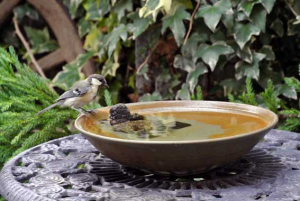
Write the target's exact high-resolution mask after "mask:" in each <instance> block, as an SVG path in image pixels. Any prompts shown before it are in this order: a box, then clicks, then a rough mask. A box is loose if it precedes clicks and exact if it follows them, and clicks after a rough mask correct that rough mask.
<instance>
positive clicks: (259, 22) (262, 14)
mask: <svg viewBox="0 0 300 201" xmlns="http://www.w3.org/2000/svg"><path fill="white" fill-rule="evenodd" d="M266 17H267V11H266V10H265V9H264V8H263V7H262V6H256V7H255V8H254V10H253V11H252V13H251V16H250V19H251V20H252V23H253V24H254V25H255V26H256V27H258V28H259V29H260V30H261V31H262V32H264V33H265V31H266Z"/></svg>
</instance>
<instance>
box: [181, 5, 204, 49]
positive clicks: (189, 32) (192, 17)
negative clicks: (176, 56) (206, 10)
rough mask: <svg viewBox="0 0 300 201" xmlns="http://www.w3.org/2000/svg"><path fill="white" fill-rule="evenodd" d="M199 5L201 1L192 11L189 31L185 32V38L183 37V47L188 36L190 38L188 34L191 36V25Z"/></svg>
mask: <svg viewBox="0 0 300 201" xmlns="http://www.w3.org/2000/svg"><path fill="white" fill-rule="evenodd" d="M200 4H201V0H199V1H198V3H197V5H196V7H195V9H194V11H193V14H192V16H191V19H190V25H189V30H188V32H187V34H186V36H185V39H184V42H183V45H185V44H186V42H187V39H188V38H189V36H190V34H191V31H192V28H193V23H194V17H195V15H196V12H197V10H198V9H199V7H200Z"/></svg>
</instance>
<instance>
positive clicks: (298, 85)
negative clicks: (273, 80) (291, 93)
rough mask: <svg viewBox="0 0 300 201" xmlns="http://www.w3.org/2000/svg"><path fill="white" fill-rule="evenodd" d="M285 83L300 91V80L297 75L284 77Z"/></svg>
mask: <svg viewBox="0 0 300 201" xmlns="http://www.w3.org/2000/svg"><path fill="white" fill-rule="evenodd" d="M284 81H285V83H286V84H287V85H288V86H290V87H292V88H294V89H295V90H296V91H297V92H300V81H299V80H298V79H296V78H295V77H286V78H284Z"/></svg>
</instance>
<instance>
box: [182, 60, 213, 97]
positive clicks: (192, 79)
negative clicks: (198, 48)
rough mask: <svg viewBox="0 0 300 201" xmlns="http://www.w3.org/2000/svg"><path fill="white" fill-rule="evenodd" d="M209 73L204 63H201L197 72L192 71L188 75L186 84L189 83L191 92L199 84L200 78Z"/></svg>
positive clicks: (198, 64) (196, 69) (197, 65)
mask: <svg viewBox="0 0 300 201" xmlns="http://www.w3.org/2000/svg"><path fill="white" fill-rule="evenodd" d="M207 72H208V70H207V68H206V66H205V65H204V64H203V63H202V62H199V63H197V64H196V68H195V70H193V71H191V72H190V73H189V74H188V76H187V79H186V82H187V83H189V86H190V91H192V92H193V91H194V90H195V87H196V86H197V84H198V78H199V76H200V75H203V74H205V73H207Z"/></svg>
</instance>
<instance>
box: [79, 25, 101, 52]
mask: <svg viewBox="0 0 300 201" xmlns="http://www.w3.org/2000/svg"><path fill="white" fill-rule="evenodd" d="M103 37H104V36H103V34H102V32H101V31H100V30H99V29H98V28H97V27H93V28H92V29H91V30H90V32H89V33H88V35H87V36H86V37H85V41H84V45H83V47H84V48H85V49H91V50H93V51H99V47H100V46H101V45H102V44H101V41H102V40H103Z"/></svg>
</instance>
